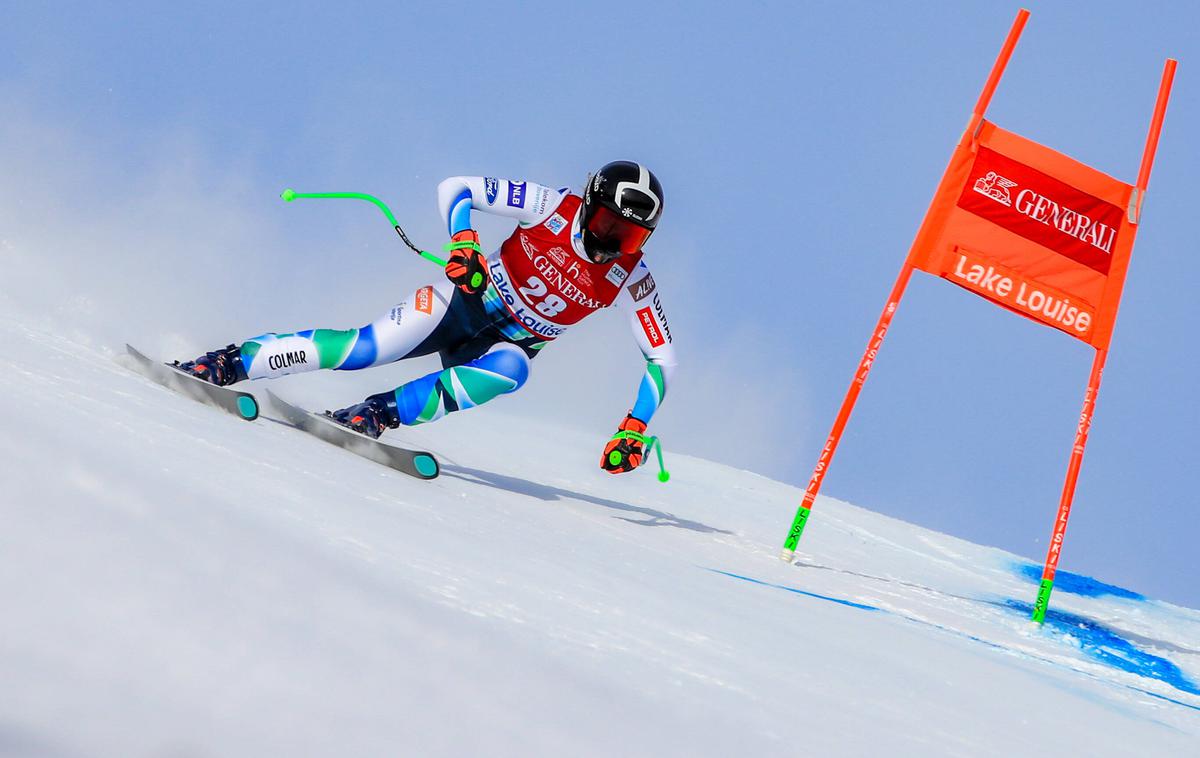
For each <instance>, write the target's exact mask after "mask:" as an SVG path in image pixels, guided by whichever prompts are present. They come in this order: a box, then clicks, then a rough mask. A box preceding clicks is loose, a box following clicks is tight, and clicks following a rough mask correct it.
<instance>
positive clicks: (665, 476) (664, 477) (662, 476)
mask: <svg viewBox="0 0 1200 758" xmlns="http://www.w3.org/2000/svg"><path fill="white" fill-rule="evenodd" d="M670 478H671V472H670V471H659V472H658V481H660V482H666V481H668V480H670Z"/></svg>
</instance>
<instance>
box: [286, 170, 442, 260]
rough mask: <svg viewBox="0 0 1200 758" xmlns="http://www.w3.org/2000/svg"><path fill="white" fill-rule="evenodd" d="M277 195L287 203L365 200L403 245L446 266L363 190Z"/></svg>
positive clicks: (375, 198) (380, 202) (294, 192)
mask: <svg viewBox="0 0 1200 758" xmlns="http://www.w3.org/2000/svg"><path fill="white" fill-rule="evenodd" d="M279 196H280V197H281V198H283V200H284V202H287V203H290V202H292V201H293V200H295V199H296V198H301V199H308V198H313V199H323V198H344V199H349V200H366V201H367V202H368V203H372V204H373V205H374V206H375V207H376V208H378V209H379V210H380V211H381V212H382V213H383V215H384V216H387V220H388V221H390V222H391V224H392V228H393V229H395V230H396V234H399V235H400V239H401V240H403V241H404V244H405V245H408V247H409V249H410V250H412V251H413V252H414V253H416V254H417V255H419V256H421V257H422V258H424V259H425V260H427V261H432V262H434V263H436V264H437V265H439V266H441V267H443V268H445V266H446V262H445V261H444V260H442V259H441V258H439V257H437V256H436V255H434V254H433V253H431V252H428V251H426V250H422V249H421V248H419V247H417V246H416V245H414V244H413V243H412V240H410V239H409V238H408V235H407V234H405V233H404V229H402V228H401V227H400V222H398V221H396V217H395V216H394V215H392V210H391V208H388V207H387V205H385V204H384V202H383V201H382V200H380V199H379V198H377V197H375V196H374V195H368V194H366V193H363V192H297V191H295V190H293V189H285V190H284V191H283V192H281V193H279Z"/></svg>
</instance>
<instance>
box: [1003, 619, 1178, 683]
mask: <svg viewBox="0 0 1200 758" xmlns="http://www.w3.org/2000/svg"><path fill="white" fill-rule="evenodd" d="M1002 606H1003V607H1005V608H1009V609H1012V610H1014V611H1017V612H1018V613H1020V614H1022V615H1024V616H1028V615H1029V614H1031V613H1032V612H1033V606H1032V605H1030V604H1029V603H1024V602H1021V601H1020V600H1005V601H1004V602H1003V603H1002ZM1042 628H1043V629H1044V630H1046V631H1047V632H1049V633H1050V634H1052V635H1054V636H1055V637H1059V638H1064V637H1066V636H1067V635H1070V637H1071V639H1072V640H1075V641H1077V642H1078V643H1079V649H1080V650H1082V651H1083V653H1084V654H1085V655H1087V656H1088V657H1089V658H1091V659H1093V660H1096V661H1099V662H1100V663H1103V664H1105V665H1106V666H1111V667H1113V668H1115V669H1120V670H1121V671H1128V672H1129V673H1131V674H1137V675H1138V676H1144V677H1146V678H1147V679H1157V680H1158V681H1160V682H1165V683H1166V684H1169V685H1171V686H1172V687H1174V688H1175V689H1177V690H1179V691H1180V692H1186V693H1188V694H1189V695H1200V687H1197V686H1196V684H1195V683H1193V682H1192V681H1191V680H1189V679H1188V678H1187V677H1186V676H1184V674H1183V671H1181V670H1180V669H1179V667H1178V666H1176V665H1175V664H1174V663H1172V662H1171V661H1169V660H1167V659H1166V658H1160V657H1159V656H1157V655H1153V654H1151V653H1147V652H1146V651H1145V650H1141V649H1139V648H1136V647H1134V645H1133V643H1132V642H1130V641H1129V640H1127V639H1125V638H1124V637H1122V636H1121V635H1119V634H1117V633H1116V632H1114V631H1113V630H1112V629H1109V628H1108V627H1106V626H1103V625H1101V624H1099V623H1097V622H1095V621H1093V620H1092V619H1089V618H1084V617H1083V616H1076V615H1074V614H1072V613H1065V612H1063V611H1057V610H1054V609H1053V608H1051V609H1048V610H1047V611H1046V623H1045V624H1044V625H1043V626H1042Z"/></svg>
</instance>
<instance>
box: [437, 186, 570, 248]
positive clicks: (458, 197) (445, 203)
mask: <svg viewBox="0 0 1200 758" xmlns="http://www.w3.org/2000/svg"><path fill="white" fill-rule="evenodd" d="M565 196H566V190H556V189H551V188H550V187H546V186H544V185H541V184H534V183H533V182H518V181H513V180H511V179H495V178H492V177H490V176H452V177H450V178H449V179H446V180H445V181H443V182H442V183H441V184H439V185H438V210H439V211H440V212H441V214H442V218H444V219H445V220H446V228H447V230H448V231H449V233H450V234H451V235H455V234H458V233H459V232H462V231H465V230H467V229H470V228H471V211H472V210H477V211H483V212H485V213H492V214H495V215H497V216H505V217H507V218H512V219H516V220H517V223H519V224H520V225H521V226H535V225H537V224H540V223H542V222H543V221H545V220H546V219H547V218H549V217H550V214H552V213H554V210H555V209H556V208H558V204H559V203H560V202H561V201H562V199H563V197H565Z"/></svg>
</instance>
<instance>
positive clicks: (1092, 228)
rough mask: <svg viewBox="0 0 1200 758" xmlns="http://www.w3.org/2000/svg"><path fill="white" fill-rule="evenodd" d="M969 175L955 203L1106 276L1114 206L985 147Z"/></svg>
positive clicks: (1117, 215)
mask: <svg viewBox="0 0 1200 758" xmlns="http://www.w3.org/2000/svg"><path fill="white" fill-rule="evenodd" d="M969 176H970V177H974V179H973V180H972V179H970V178H968V180H967V184H966V186H965V187H963V191H962V195H961V196H960V197H959V198H958V207H960V208H962V209H964V210H966V211H969V212H971V213H973V214H975V215H976V216H979V217H981V218H985V219H987V220H988V221H991V222H992V223H994V224H997V225H998V226H1001V227H1003V228H1005V229H1007V230H1008V231H1010V232H1012V233H1014V234H1017V235H1020V236H1021V237H1024V238H1025V239H1027V240H1029V241H1031V242H1034V243H1036V244H1038V245H1041V246H1042V247H1045V248H1049V249H1050V250H1053V251H1054V252H1056V253H1058V254H1060V255H1063V256H1066V257H1067V258H1070V259H1071V260H1073V261H1075V262H1077V263H1081V264H1083V265H1085V266H1087V267H1089V268H1091V269H1094V270H1095V271H1098V272H1099V273H1101V274H1108V266H1109V261H1110V260H1111V255H1112V251H1113V246H1114V245H1115V244H1116V241H1117V232H1118V230H1119V229H1120V228H1121V220H1122V217H1123V215H1124V213H1123V211H1122V210H1121V209H1120V208H1119V207H1117V206H1116V205H1114V204H1112V203H1110V202H1108V201H1107V200H1104V199H1101V198H1098V197H1095V196H1094V195H1089V194H1087V193H1086V192H1083V191H1081V190H1079V189H1076V188H1075V187H1072V186H1071V185H1069V184H1066V183H1065V182H1061V181H1059V180H1058V179H1055V178H1054V177H1052V176H1050V175H1049V174H1044V173H1042V172H1041V171H1038V170H1037V169H1035V168H1033V167H1031V166H1026V165H1025V164H1023V163H1019V162H1017V161H1015V160H1013V159H1011V158H1009V157H1007V156H1005V155H1002V154H1001V153H998V152H996V151H994V150H991V149H990V148H986V147H980V148H979V154H978V155H977V156H976V158H975V163H974V165H973V166H972V167H971V173H970V175H969Z"/></svg>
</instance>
